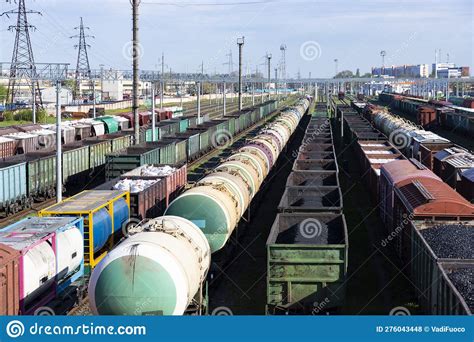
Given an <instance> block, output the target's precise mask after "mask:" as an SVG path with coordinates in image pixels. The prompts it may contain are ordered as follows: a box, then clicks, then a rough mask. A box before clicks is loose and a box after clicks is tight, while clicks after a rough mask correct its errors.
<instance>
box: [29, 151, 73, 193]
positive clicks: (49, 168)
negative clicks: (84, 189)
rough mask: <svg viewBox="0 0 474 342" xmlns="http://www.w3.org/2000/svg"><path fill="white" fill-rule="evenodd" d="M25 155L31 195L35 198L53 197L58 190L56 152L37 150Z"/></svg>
mask: <svg viewBox="0 0 474 342" xmlns="http://www.w3.org/2000/svg"><path fill="white" fill-rule="evenodd" d="M25 157H26V160H27V161H28V168H27V175H28V193H29V195H30V196H31V197H33V198H35V199H38V198H43V197H53V195H54V193H55V192H56V154H55V153H54V152H49V153H45V152H35V153H32V154H28V155H26V156H25ZM63 181H64V180H63Z"/></svg>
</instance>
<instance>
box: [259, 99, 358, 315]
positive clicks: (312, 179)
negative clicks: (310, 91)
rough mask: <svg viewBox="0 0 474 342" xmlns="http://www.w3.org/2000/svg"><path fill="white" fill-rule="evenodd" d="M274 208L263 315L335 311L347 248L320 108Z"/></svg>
mask: <svg viewBox="0 0 474 342" xmlns="http://www.w3.org/2000/svg"><path fill="white" fill-rule="evenodd" d="M278 209H279V214H278V215H277V216H276V218H275V221H274V223H273V225H272V228H271V231H270V234H269V237H268V239H267V243H266V245H267V277H266V278H267V279H266V280H267V281H266V283H267V301H266V303H267V304H266V312H267V314H272V315H282V314H283V315H284V314H321V315H322V314H326V313H330V312H337V310H339V309H340V308H341V307H342V306H343V305H344V303H345V291H346V287H345V283H346V280H347V278H346V276H347V266H348V247H349V243H348V232H347V225H346V221H345V216H344V214H343V213H342V194H341V190H340V186H339V172H338V165H337V160H336V155H335V152H334V146H333V137H332V133H331V123H330V121H329V118H328V117H327V110H326V105H325V104H322V103H318V104H317V105H316V108H315V111H314V112H313V113H312V117H311V120H310V122H309V124H308V127H307V129H306V132H305V135H304V138H303V142H302V145H301V147H300V149H299V150H298V153H296V158H295V161H294V164H293V168H292V172H291V173H290V175H289V177H288V179H287V183H286V189H285V192H284V193H283V196H282V198H281V201H280V204H279V206H278Z"/></svg>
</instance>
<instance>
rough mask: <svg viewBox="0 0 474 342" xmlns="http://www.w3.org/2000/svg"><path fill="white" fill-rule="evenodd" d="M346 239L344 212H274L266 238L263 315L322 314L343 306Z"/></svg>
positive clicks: (346, 260) (346, 262) (346, 257)
mask: <svg viewBox="0 0 474 342" xmlns="http://www.w3.org/2000/svg"><path fill="white" fill-rule="evenodd" d="M328 231H331V233H330V234H327V232H328ZM328 235H329V237H328V238H327V239H326V240H324V241H323V239H322V238H320V236H328ZM347 238H348V234H347V226H346V221H345V218H344V215H341V214H316V213H305V214H300V213H292V214H278V215H277V217H276V219H275V222H274V223H273V226H272V228H271V231H270V235H269V237H268V240H267V313H268V314H286V313H320V312H321V313H322V312H324V311H325V310H329V309H336V308H339V307H341V306H342V305H343V304H344V297H345V280H346V274H347V264H348V255H347V252H348V240H347ZM328 240H329V241H328ZM315 303H318V304H319V305H315ZM315 309H316V310H317V312H313V311H314V310H315Z"/></svg>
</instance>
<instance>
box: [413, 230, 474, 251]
mask: <svg viewBox="0 0 474 342" xmlns="http://www.w3.org/2000/svg"><path fill="white" fill-rule="evenodd" d="M421 234H422V235H423V237H424V238H425V240H426V242H427V243H428V245H429V246H430V247H431V249H432V250H433V252H434V253H435V255H436V256H437V257H438V258H443V259H474V248H472V242H473V241H474V226H473V225H468V224H438V225H435V226H433V227H431V228H428V229H423V230H421Z"/></svg>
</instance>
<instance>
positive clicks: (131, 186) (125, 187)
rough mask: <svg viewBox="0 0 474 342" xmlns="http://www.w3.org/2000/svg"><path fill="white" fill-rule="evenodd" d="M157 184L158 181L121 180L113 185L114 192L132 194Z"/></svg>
mask: <svg viewBox="0 0 474 342" xmlns="http://www.w3.org/2000/svg"><path fill="white" fill-rule="evenodd" d="M157 182H159V180H158V179H152V180H145V179H133V180H132V179H123V180H121V181H119V182H118V183H117V184H115V185H114V190H122V191H129V192H130V193H132V194H135V193H138V192H142V191H143V190H145V189H146V188H149V187H150V186H152V185H153V184H155V183H157Z"/></svg>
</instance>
